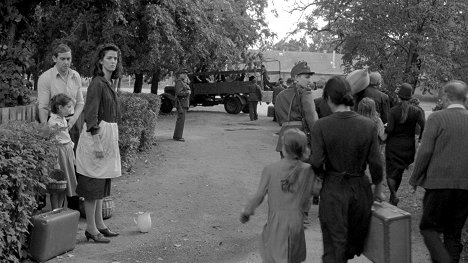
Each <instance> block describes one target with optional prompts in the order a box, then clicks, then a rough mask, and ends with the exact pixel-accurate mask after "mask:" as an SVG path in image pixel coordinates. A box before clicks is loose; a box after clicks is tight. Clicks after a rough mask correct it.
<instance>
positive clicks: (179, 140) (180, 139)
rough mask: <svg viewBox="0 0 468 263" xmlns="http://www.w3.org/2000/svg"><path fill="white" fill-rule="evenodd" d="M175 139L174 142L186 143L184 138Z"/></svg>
mask: <svg viewBox="0 0 468 263" xmlns="http://www.w3.org/2000/svg"><path fill="white" fill-rule="evenodd" d="M173 139H174V141H178V142H185V139H184V138H173Z"/></svg>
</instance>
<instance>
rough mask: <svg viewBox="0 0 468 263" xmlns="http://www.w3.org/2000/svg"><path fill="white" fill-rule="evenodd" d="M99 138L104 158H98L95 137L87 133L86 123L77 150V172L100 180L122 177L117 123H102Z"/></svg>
mask: <svg viewBox="0 0 468 263" xmlns="http://www.w3.org/2000/svg"><path fill="white" fill-rule="evenodd" d="M98 134H99V137H100V139H101V144H102V148H103V150H104V158H96V154H95V152H94V141H93V136H92V135H91V133H90V132H86V123H85V124H84V125H83V130H82V131H81V134H80V140H79V141H78V146H77V148H76V171H77V172H78V173H80V174H82V175H84V176H87V177H91V178H98V179H106V178H117V177H120V176H121V175H122V168H121V163H120V151H119V129H118V126H117V123H108V122H105V121H101V123H100V124H99V133H98Z"/></svg>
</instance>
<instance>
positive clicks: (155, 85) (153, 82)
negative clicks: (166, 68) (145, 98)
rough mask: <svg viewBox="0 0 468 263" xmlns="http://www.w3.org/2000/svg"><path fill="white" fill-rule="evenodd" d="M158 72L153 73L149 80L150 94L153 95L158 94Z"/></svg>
mask: <svg viewBox="0 0 468 263" xmlns="http://www.w3.org/2000/svg"><path fill="white" fill-rule="evenodd" d="M159 72H160V71H159V70H156V71H155V72H153V77H152V78H151V93H153V94H158V84H159Z"/></svg>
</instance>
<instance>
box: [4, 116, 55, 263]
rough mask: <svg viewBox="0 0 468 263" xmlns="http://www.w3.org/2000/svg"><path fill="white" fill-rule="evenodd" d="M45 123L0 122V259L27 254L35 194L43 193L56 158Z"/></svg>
mask: <svg viewBox="0 0 468 263" xmlns="http://www.w3.org/2000/svg"><path fill="white" fill-rule="evenodd" d="M50 135H51V133H50V131H49V130H48V129H47V126H45V125H40V124H38V123H22V122H9V123H8V124H7V125H5V124H4V125H0V152H1V153H2V154H1V155H0V200H2V201H1V202H0V211H1V212H0V230H1V231H0V262H19V261H20V259H21V258H24V257H25V256H26V251H25V250H26V247H25V245H26V244H25V243H26V238H27V233H28V226H29V225H30V219H31V216H32V213H33V211H35V210H36V208H37V202H36V195H37V193H39V192H43V193H45V191H46V190H45V189H46V184H47V183H48V181H49V180H48V176H47V174H48V171H49V169H52V167H53V165H54V164H55V163H56V160H57V150H56V147H55V144H53V143H52V141H51V140H50Z"/></svg>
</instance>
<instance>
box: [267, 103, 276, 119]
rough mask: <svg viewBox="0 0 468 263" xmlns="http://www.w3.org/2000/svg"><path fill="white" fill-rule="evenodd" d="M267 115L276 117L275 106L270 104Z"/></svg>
mask: <svg viewBox="0 0 468 263" xmlns="http://www.w3.org/2000/svg"><path fill="white" fill-rule="evenodd" d="M267 117H275V107H274V106H268V111H267Z"/></svg>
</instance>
